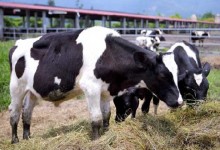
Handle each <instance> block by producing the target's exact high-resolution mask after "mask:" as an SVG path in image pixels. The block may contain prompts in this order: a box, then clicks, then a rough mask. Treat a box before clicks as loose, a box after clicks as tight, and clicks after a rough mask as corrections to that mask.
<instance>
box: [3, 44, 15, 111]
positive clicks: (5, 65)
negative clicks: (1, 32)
mask: <svg viewBox="0 0 220 150" xmlns="http://www.w3.org/2000/svg"><path fill="white" fill-rule="evenodd" d="M13 44H14V41H8V42H1V43H0V111H2V110H4V109H6V108H7V107H8V105H9V102H10V101H9V99H10V97H9V79H10V69H9V61H8V52H9V50H10V48H11V47H12V46H13Z"/></svg>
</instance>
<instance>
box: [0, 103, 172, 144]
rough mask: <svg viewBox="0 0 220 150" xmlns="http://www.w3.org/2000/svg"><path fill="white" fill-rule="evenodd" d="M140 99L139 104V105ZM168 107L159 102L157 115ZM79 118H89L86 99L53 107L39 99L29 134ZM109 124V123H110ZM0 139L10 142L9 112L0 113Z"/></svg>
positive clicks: (113, 111) (33, 134)
mask: <svg viewBox="0 0 220 150" xmlns="http://www.w3.org/2000/svg"><path fill="white" fill-rule="evenodd" d="M141 105H142V101H141V103H140V105H139V107H141ZM111 108H112V110H111V112H112V115H111V118H112V119H114V117H115V107H114V104H113V102H111ZM168 110H169V109H168V107H167V106H166V105H165V104H164V103H163V102H161V103H160V106H159V109H158V115H160V114H163V113H165V112H166V111H168ZM150 113H151V114H153V106H151V109H150ZM137 115H142V113H141V109H138V112H137ZM79 119H85V120H88V122H89V121H90V120H89V113H88V109H87V103H86V100H84V99H83V100H77V99H73V100H70V101H66V102H63V103H61V104H60V105H59V106H58V107H55V106H54V105H53V104H52V103H50V102H46V101H41V102H39V104H38V105H37V106H36V107H35V108H34V112H33V118H32V124H31V135H32V136H33V137H34V136H37V135H42V134H45V133H46V131H47V130H46V129H48V128H53V127H57V126H60V125H66V124H71V122H73V121H75V120H79ZM110 126H111V125H110ZM22 132H23V131H22V119H20V121H19V126H18V136H19V139H20V140H21V139H22ZM0 141H4V142H10V141H11V127H10V124H9V112H8V111H5V112H2V113H0Z"/></svg>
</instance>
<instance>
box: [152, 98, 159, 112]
mask: <svg viewBox="0 0 220 150" xmlns="http://www.w3.org/2000/svg"><path fill="white" fill-rule="evenodd" d="M159 101H160V100H159V99H158V98H157V97H156V96H154V97H153V104H154V114H155V115H157V109H158V106H159Z"/></svg>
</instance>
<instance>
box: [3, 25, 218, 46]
mask: <svg viewBox="0 0 220 150" xmlns="http://www.w3.org/2000/svg"><path fill="white" fill-rule="evenodd" d="M114 29H115V30H116V31H118V32H119V33H121V34H122V37H124V38H126V39H127V40H130V41H131V42H135V39H136V37H137V36H140V32H141V30H143V29H145V28H114ZM154 29H155V28H148V29H147V30H154ZM73 30H77V28H47V29H46V31H45V30H44V29H43V28H4V29H3V31H4V38H5V39H6V40H17V39H20V38H22V39H25V38H30V37H37V36H42V35H44V34H45V33H50V32H64V31H73ZM160 30H161V31H163V32H164V34H163V36H164V37H165V39H166V41H163V42H161V46H164V47H166V46H169V45H170V44H172V43H173V42H175V41H182V40H186V41H188V42H191V32H192V31H199V30H200V31H208V32H209V33H210V37H208V38H206V39H205V42H204V44H203V45H204V46H212V47H216V48H215V49H219V50H220V28H160Z"/></svg>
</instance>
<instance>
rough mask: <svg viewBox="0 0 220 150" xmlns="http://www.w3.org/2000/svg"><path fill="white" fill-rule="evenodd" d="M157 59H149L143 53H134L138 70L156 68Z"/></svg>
mask: <svg viewBox="0 0 220 150" xmlns="http://www.w3.org/2000/svg"><path fill="white" fill-rule="evenodd" d="M154 59H155V58H153V57H152V58H149V57H148V56H147V55H146V54H145V53H143V52H135V53H134V61H135V63H136V65H137V67H138V68H140V69H147V67H150V68H151V67H152V66H155V64H156V62H155V61H154Z"/></svg>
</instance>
